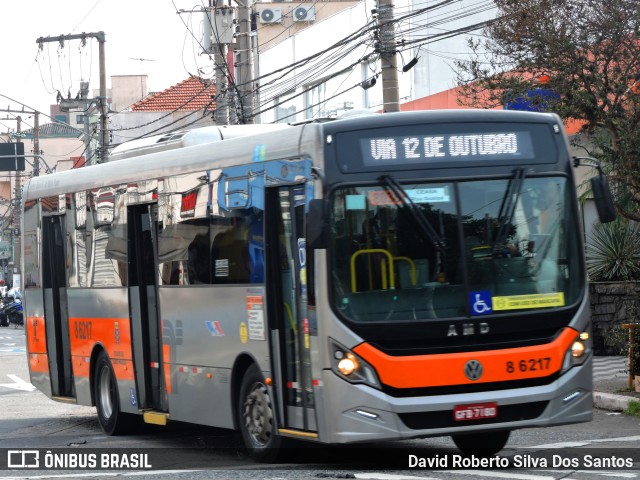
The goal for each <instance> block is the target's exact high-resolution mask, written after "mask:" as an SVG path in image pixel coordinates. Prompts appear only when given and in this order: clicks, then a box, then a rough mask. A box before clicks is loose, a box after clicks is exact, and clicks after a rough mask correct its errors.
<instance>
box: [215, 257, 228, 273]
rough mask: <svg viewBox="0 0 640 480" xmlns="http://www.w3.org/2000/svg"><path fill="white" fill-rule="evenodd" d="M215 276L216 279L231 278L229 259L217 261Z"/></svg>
mask: <svg viewBox="0 0 640 480" xmlns="http://www.w3.org/2000/svg"><path fill="white" fill-rule="evenodd" d="M215 269H216V270H215V275H216V277H228V276H229V259H228V258H223V259H220V260H216V267H215Z"/></svg>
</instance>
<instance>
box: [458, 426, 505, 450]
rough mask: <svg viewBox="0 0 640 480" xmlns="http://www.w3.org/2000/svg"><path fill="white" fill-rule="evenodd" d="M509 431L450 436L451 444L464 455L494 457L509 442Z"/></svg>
mask: <svg viewBox="0 0 640 480" xmlns="http://www.w3.org/2000/svg"><path fill="white" fill-rule="evenodd" d="M510 433H511V432H510V431H509V430H500V431H498V432H482V433H465V434H460V435H452V436H451V438H452V439H453V443H455V444H456V447H458V448H459V449H460V451H462V453H464V454H465V455H476V456H489V455H495V454H496V453H498V452H499V451H500V450H502V449H503V448H504V446H505V445H506V444H507V441H508V440H509V434H510Z"/></svg>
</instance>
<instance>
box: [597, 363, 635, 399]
mask: <svg viewBox="0 0 640 480" xmlns="http://www.w3.org/2000/svg"><path fill="white" fill-rule="evenodd" d="M628 384H629V375H628V373H627V359H626V358H625V357H594V362H593V406H594V407H596V408H600V409H602V410H612V411H616V412H622V411H623V410H625V409H626V408H627V406H628V405H629V402H630V401H632V400H634V401H636V402H640V393H638V392H636V391H635V390H634V389H633V386H632V388H631V390H629V389H628Z"/></svg>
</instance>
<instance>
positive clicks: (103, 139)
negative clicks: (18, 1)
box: [36, 32, 109, 163]
mask: <svg viewBox="0 0 640 480" xmlns="http://www.w3.org/2000/svg"><path fill="white" fill-rule="evenodd" d="M87 38H95V39H96V40H98V61H99V69H100V96H99V97H98V99H97V100H98V105H99V107H100V130H101V131H100V147H99V149H98V157H99V160H98V163H104V162H105V161H106V160H107V155H108V152H107V147H108V146H109V131H108V130H107V120H108V113H109V105H107V72H106V60H105V47H104V44H105V42H106V40H105V34H104V32H94V33H80V34H77V35H60V36H58V37H40V38H38V39H37V40H36V43H37V44H38V45H39V46H40V49H42V48H43V44H44V43H48V42H58V43H60V45H64V42H65V40H82V42H83V44H84V43H86V41H87Z"/></svg>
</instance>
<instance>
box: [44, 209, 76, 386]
mask: <svg viewBox="0 0 640 480" xmlns="http://www.w3.org/2000/svg"><path fill="white" fill-rule="evenodd" d="M65 218H66V217H65V216H64V215H52V216H43V217H42V244H43V245H42V247H43V248H42V264H43V265H42V273H43V278H42V280H43V285H42V286H43V288H44V318H45V330H46V334H47V353H48V357H49V372H50V374H51V393H52V395H53V396H54V397H73V396H74V392H73V370H72V367H71V340H70V337H69V318H68V312H67V289H66V287H67V279H66V276H67V271H66V265H65V260H66V258H67V256H66V252H65V247H66V241H65V240H66V233H65V228H64V227H65Z"/></svg>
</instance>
